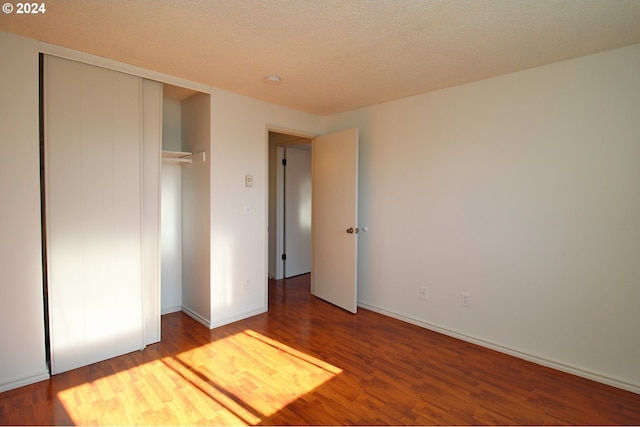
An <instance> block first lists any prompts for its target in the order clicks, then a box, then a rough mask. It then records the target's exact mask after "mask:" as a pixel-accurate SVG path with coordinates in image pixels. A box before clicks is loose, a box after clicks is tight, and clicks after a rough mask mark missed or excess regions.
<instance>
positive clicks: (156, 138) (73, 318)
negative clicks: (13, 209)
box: [43, 56, 162, 374]
mask: <svg viewBox="0 0 640 427" xmlns="http://www.w3.org/2000/svg"><path fill="white" fill-rule="evenodd" d="M43 70H44V74H43V86H44V93H43V118H44V145H43V149H44V161H45V165H44V171H45V175H44V176H45V178H44V190H45V191H44V194H45V199H44V200H45V206H46V213H45V219H46V226H45V230H46V242H47V245H46V254H47V261H46V263H47V283H48V308H49V320H50V322H49V326H50V335H49V336H50V345H51V372H52V373H54V374H55V373H59V372H64V371H67V370H70V369H74V368H77V367H80V366H84V365H88V364H91V363H94V362H97V361H100V360H104V359H107V358H110V357H114V356H117V355H120V354H123V353H127V352H130V351H134V350H137V349H141V348H144V346H145V345H146V344H149V343H152V342H156V341H158V340H159V339H160V321H159V320H160V319H159V295H158V294H159V292H158V286H157V280H158V270H159V251H158V239H159V236H158V230H159V192H158V188H159V184H158V181H159V147H160V145H159V144H160V121H161V116H160V112H161V110H160V108H161V105H160V104H159V102H160V100H161V95H160V94H161V90H162V87H161V85H160V84H159V83H157V82H153V81H149V80H145V79H142V78H140V77H136V76H132V75H128V74H124V73H119V72H115V71H111V70H107V69H104V68H100V67H94V66H91V65H86V64H82V63H79V62H74V61H70V60H66V59H61V58H57V57H52V56H45V57H44V61H43Z"/></svg>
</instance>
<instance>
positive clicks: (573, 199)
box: [326, 45, 640, 392]
mask: <svg viewBox="0 0 640 427" xmlns="http://www.w3.org/2000/svg"><path fill="white" fill-rule="evenodd" d="M639 70H640V45H635V46H631V47H628V48H623V49H618V50H614V51H609V52H604V53H601V54H597V55H592V56H587V57H583V58H579V59H575V60H570V61H566V62H561V63H557V64H553V65H549V66H545V67H540V68H536V69H532V70H528V71H523V72H519V73H514V74H509V75H505V76H501V77H496V78H492V79H488V80H484V81H480V82H476V83H472V84H467V85H464V86H459V87H455V88H451V89H446V90H441V91H438V92H434V93H430V94H425V95H421V96H415V97H411V98H405V99H402V100H399V101H395V102H390V103H386V104H382V105H378V106H374V107H370V108H363V109H359V110H356V111H352V112H349V113H344V114H340V115H336V116H332V117H329V118H328V119H327V129H326V131H327V132H329V131H335V130H340V129H345V128H348V127H353V126H358V127H359V128H360V130H361V133H360V135H361V141H360V142H361V143H360V206H359V212H360V222H359V225H360V226H361V227H362V226H365V225H367V226H369V229H370V230H369V232H367V233H360V234H359V255H360V259H359V271H358V277H359V282H358V292H359V300H360V303H361V304H362V305H363V306H366V307H370V308H374V309H376V310H379V311H382V312H386V313H388V314H391V315H394V316H397V317H400V318H404V319H406V320H410V321H412V322H416V323H418V324H422V325H425V326H427V327H430V328H434V329H436V330H441V331H445V332H447V333H450V334H454V335H457V336H461V337H464V338H466V339H469V340H472V341H476V342H480V343H483V344H485V345H489V346H493V347H497V348H500V349H501V350H503V351H507V352H511V353H513V354H517V355H519V356H521V357H525V358H529V359H533V360H535V361H537V362H539V363H543V364H548V365H552V366H555V367H557V368H561V369H565V370H568V371H572V372H576V373H578V374H580V375H583V376H587V377H591V378H595V379H598V380H600V381H603V382H608V383H612V384H614V385H617V386H620V387H623V388H627V389H630V390H633V391H636V392H640V369H638V360H640V339H638V331H639V330H640V310H639V309H638V301H640V262H638V261H639V260H640V167H639V164H638V161H639V159H640V119H639V118H640V72H638V71H639ZM420 286H426V287H428V300H427V301H422V300H420V299H419V298H418V296H419V293H418V287H420ZM461 292H469V293H471V294H472V299H471V301H472V304H471V307H462V306H461V304H460V299H461V298H460V297H461Z"/></svg>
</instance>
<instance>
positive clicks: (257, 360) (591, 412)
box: [0, 275, 640, 425]
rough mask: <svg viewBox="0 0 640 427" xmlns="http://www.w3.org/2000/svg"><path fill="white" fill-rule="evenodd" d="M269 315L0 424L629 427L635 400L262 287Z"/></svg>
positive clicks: (192, 336)
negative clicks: (535, 426) (541, 426)
mask: <svg viewBox="0 0 640 427" xmlns="http://www.w3.org/2000/svg"><path fill="white" fill-rule="evenodd" d="M269 287H270V290H269V304H270V305H269V312H268V313H266V314H263V315H259V316H255V317H253V318H250V319H247V320H243V321H240V322H236V323H233V324H231V325H227V326H224V327H221V328H217V329H214V330H211V331H210V330H208V329H207V328H205V327H203V326H201V325H200V324H198V323H196V322H195V321H194V320H192V319H191V318H189V317H187V316H185V315H184V314H182V313H174V314H170V315H167V316H164V317H163V319H162V342H161V343H159V344H155V345H152V346H149V347H148V348H147V349H145V350H144V351H139V352H135V353H131V354H127V355H124V356H120V357H117V358H114V359H110V360H107V361H105V362H101V363H96V364H94V365H91V366H87V367H84V368H80V369H76V370H74V371H71V372H66V373H63V374H59V375H56V376H54V377H52V378H51V379H50V380H48V381H43V382H40V383H37V384H33V385H29V386H26V387H22V388H19V389H16V390H11V391H8V392H5V393H2V394H0V425H72V424H75V425H274V424H276V425H292V424H295V425H358V424H359V425H364V424H366V425H385V424H387V425H480V424H490V425H549V424H552V425H576V424H577V425H640V395H638V394H634V393H630V392H626V391H623V390H619V389H616V388H613V387H609V386H605V385H602V384H598V383H595V382H592V381H589V380H586V379H582V378H579V377H575V376H572V375H569V374H566V373H562V372H558V371H554V370H552V369H549V368H545V367H541V366H538V365H535V364H533V363H529V362H526V361H522V360H519V359H516V358H513V357H511V356H507V355H504V354H500V353H497V352H494V351H492V350H488V349H484V348H482V347H478V346H475V345H473V344H468V343H465V342H462V341H459V340H456V339H453V338H449V337H446V336H443V335H440V334H437V333H435V332H431V331H428V330H425V329H422V328H420V327H417V326H414V325H410V324H406V323H403V322H401V321H398V320H394V319H391V318H387V317H385V316H382V315H379V314H377V313H373V312H371V311H367V310H362V309H360V310H359V312H358V314H357V315H353V314H350V313H347V312H345V311H343V310H340V309H338V308H336V307H334V306H332V305H330V304H328V303H325V302H323V301H321V300H318V299H316V298H314V297H312V296H311V295H310V294H309V276H308V275H305V276H300V277H297V278H294V279H288V280H286V281H272V282H270V284H269Z"/></svg>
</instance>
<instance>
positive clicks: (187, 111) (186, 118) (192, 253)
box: [181, 93, 211, 326]
mask: <svg viewBox="0 0 640 427" xmlns="http://www.w3.org/2000/svg"><path fill="white" fill-rule="evenodd" d="M210 115H211V100H210V96H209V94H204V93H199V94H196V95H193V96H191V97H189V98H187V99H185V100H183V101H182V105H181V116H182V120H181V121H182V148H183V150H184V151H188V152H191V153H194V154H196V153H204V159H205V160H204V161H202V157H201V156H195V157H194V159H193V162H192V163H191V164H190V165H188V166H184V167H183V169H182V171H181V172H182V177H181V184H182V191H181V197H182V309H183V310H184V311H186V312H187V313H189V314H190V315H191V316H192V317H194V318H196V319H197V320H199V321H200V322H201V323H203V324H205V325H207V326H209V325H210V323H211V317H210V313H211V304H210V300H211V265H210V263H209V260H210V253H211V241H210V240H209V236H210V235H211V233H210V231H211V228H210V201H211V191H210V185H209V183H210V176H211V163H210V157H211V156H210V154H211V151H210V149H209V145H210V143H211V126H210V120H209V117H210Z"/></svg>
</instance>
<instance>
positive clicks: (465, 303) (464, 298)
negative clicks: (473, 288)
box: [461, 292, 471, 307]
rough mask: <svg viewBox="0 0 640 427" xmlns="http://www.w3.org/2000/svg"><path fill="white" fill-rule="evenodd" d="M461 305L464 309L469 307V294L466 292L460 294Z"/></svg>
mask: <svg viewBox="0 0 640 427" xmlns="http://www.w3.org/2000/svg"><path fill="white" fill-rule="evenodd" d="M461 304H462V306H464V307H471V294H470V293H468V292H463V293H462V300H461Z"/></svg>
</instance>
